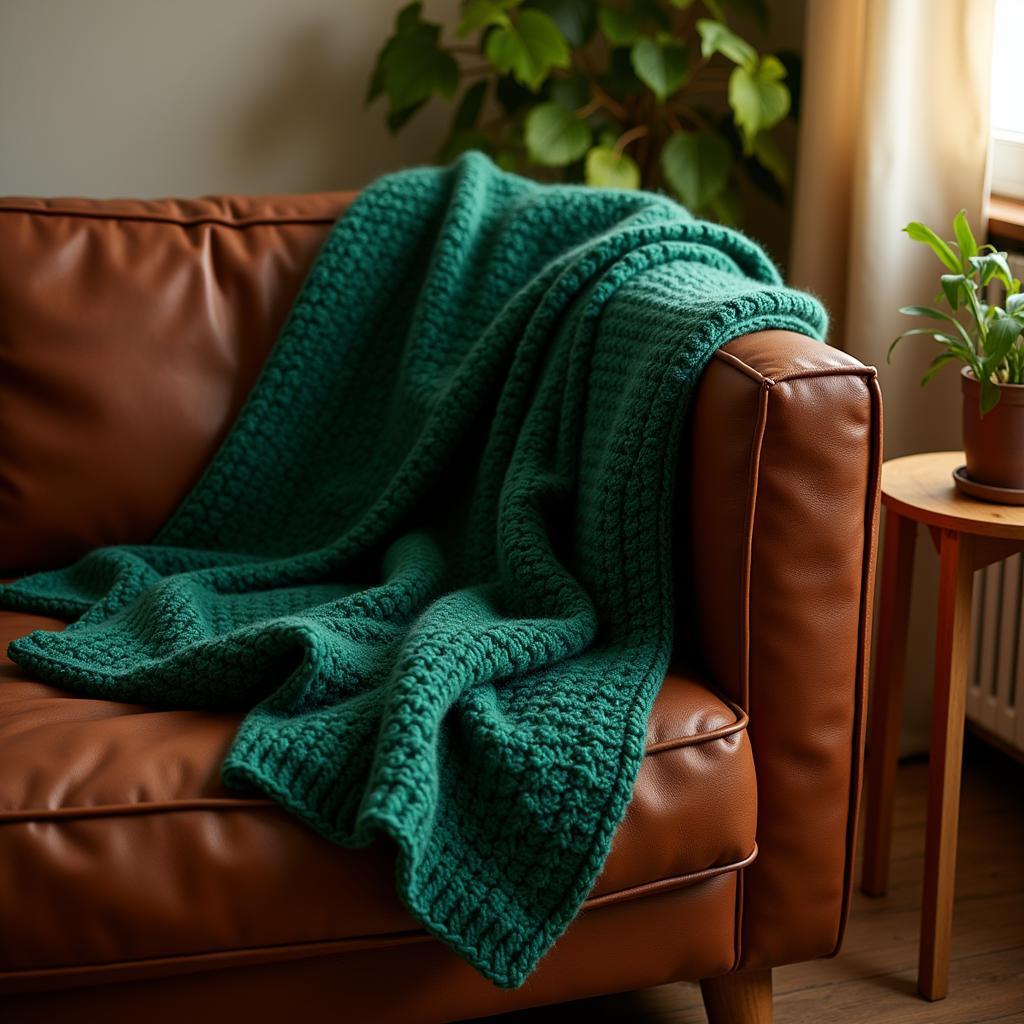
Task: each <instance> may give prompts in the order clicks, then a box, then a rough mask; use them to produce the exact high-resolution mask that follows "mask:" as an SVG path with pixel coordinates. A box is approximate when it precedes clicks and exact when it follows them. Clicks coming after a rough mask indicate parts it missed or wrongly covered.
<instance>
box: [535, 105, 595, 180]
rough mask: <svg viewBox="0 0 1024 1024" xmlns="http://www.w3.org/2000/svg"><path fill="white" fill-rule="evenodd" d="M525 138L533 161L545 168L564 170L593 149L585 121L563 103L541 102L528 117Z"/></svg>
mask: <svg viewBox="0 0 1024 1024" xmlns="http://www.w3.org/2000/svg"><path fill="white" fill-rule="evenodd" d="M524 139H525V141H526V149H527V152H528V153H529V155H530V159H531V160H532V161H533V162H534V163H537V164H541V165H542V166H544V167H565V166H566V164H571V163H572V162H573V161H574V160H579V159H580V157H582V156H583V154H584V153H586V151H587V150H588V149H589V148H590V140H591V132H590V128H589V126H588V125H587V123H586V121H583V120H581V119H580V118H578V117H576V116H575V115H574V114H573V113H572V112H571V111H569V110H566V109H565V107H563V106H561V104H558V103H553V102H550V101H549V102H547V103H540V104H538V105H537V106H536V107H534V108H533V110H531V111H530V113H529V114H527V115H526V123H525V125H524Z"/></svg>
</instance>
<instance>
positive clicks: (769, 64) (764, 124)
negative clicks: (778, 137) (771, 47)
mask: <svg viewBox="0 0 1024 1024" xmlns="http://www.w3.org/2000/svg"><path fill="white" fill-rule="evenodd" d="M785 77H786V69H785V68H784V67H783V66H782V62H781V61H780V60H779V59H778V58H777V57H772V56H765V57H762V58H761V60H760V61H758V63H757V65H756V67H755V68H754V69H750V68H748V67H738V68H735V69H734V70H733V72H732V74H731V75H730V76H729V106H730V107H732V111H733V117H734V118H735V121H736V126H737V127H738V128H739V129H740V133H741V134H742V136H743V150H744V152H745V153H747V155H750V154H751V153H752V152H753V148H754V139H756V138H757V134H758V132H762V131H765V130H766V129H768V128H773V127H774V126H775V125H777V124H778V123H779V121H781V120H782V119H783V118H784V117H785V116H786V114H787V113H788V112H789V99H790V97H789V89H787V88H786V86H785V85H783V84H782V79H783V78H785Z"/></svg>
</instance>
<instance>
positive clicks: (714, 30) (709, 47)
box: [697, 18, 757, 72]
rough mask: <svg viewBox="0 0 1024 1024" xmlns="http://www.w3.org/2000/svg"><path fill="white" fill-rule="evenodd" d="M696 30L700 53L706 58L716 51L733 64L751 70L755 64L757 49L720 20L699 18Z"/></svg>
mask: <svg viewBox="0 0 1024 1024" xmlns="http://www.w3.org/2000/svg"><path fill="white" fill-rule="evenodd" d="M697 31H698V32H699V33H700V54H701V56H702V57H703V58H704V59H705V60H708V59H710V58H711V57H713V56H714V55H715V54H716V53H720V54H722V56H723V57H726V58H728V59H729V60H731V61H732V62H733V64H738V65H740V67H744V68H746V69H747V70H748V71H751V72H753V71H754V70H755V68H756V66H757V51H756V50H755V49H754V48H753V47H752V46H751V45H750V43H748V42H747V41H746V40H745V39H741V38H740V37H739V36H738V35H736V33H735V32H733V31H732V29H731V28H729V26H728V25H724V24H723V23H722V22H721V20H719V21H715V20H714V19H712V18H699V19H698V20H697Z"/></svg>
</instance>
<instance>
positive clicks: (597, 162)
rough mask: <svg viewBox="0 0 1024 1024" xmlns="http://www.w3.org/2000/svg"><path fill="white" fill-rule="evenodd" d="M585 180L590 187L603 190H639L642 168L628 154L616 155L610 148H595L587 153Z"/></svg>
mask: <svg viewBox="0 0 1024 1024" xmlns="http://www.w3.org/2000/svg"><path fill="white" fill-rule="evenodd" d="M584 178H585V180H586V183H587V184H588V185H597V186H599V187H601V188H639V187H640V168H639V167H637V165H636V161H635V160H634V159H633V158H632V157H631V156H629V155H628V154H626V153H616V152H615V150H614V149H613V148H611V147H609V146H594V148H593V149H591V150H590V152H589V153H587V161H586V164H585V165H584Z"/></svg>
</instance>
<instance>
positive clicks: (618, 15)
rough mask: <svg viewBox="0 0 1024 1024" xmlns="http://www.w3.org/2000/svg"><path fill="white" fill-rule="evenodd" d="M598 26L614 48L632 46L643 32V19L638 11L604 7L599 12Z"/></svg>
mask: <svg viewBox="0 0 1024 1024" xmlns="http://www.w3.org/2000/svg"><path fill="white" fill-rule="evenodd" d="M597 24H598V26H599V27H600V29H601V32H602V33H603V34H604V37H605V38H606V39H607V40H608V42H609V43H611V44H612V46H632V45H633V43H635V42H636V41H637V40H638V39H639V38H640V33H641V32H642V31H643V27H644V24H643V18H641V17H640V15H639V14H638V13H637V12H636V11H629V10H627V11H624V10H620V9H619V8H618V7H602V8H600V9H599V10H598V12H597Z"/></svg>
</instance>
